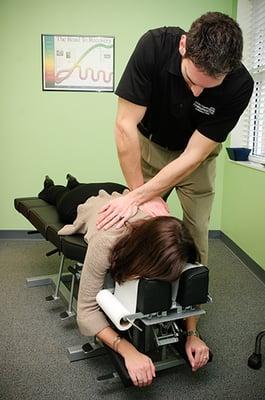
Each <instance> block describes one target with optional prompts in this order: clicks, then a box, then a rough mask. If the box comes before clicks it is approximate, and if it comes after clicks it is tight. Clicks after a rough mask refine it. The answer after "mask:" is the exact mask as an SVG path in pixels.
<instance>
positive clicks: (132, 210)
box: [96, 193, 138, 230]
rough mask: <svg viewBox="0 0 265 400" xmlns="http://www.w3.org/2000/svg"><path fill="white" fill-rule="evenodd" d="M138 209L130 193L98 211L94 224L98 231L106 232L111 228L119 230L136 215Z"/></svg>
mask: <svg viewBox="0 0 265 400" xmlns="http://www.w3.org/2000/svg"><path fill="white" fill-rule="evenodd" d="M137 210H138V207H137V205H136V204H135V202H134V200H133V199H132V198H131V196H130V193H128V194H126V195H125V196H121V197H118V198H116V199H113V200H112V201H110V202H109V203H108V204H106V205H105V206H104V207H102V209H101V210H100V212H99V214H98V219H97V222H96V225H97V228H98V229H104V230H107V229H109V228H111V227H112V226H115V228H117V229H118V228H121V227H122V226H123V225H124V223H125V222H126V221H128V219H129V218H131V217H133V216H134V215H135V214H136V213H137Z"/></svg>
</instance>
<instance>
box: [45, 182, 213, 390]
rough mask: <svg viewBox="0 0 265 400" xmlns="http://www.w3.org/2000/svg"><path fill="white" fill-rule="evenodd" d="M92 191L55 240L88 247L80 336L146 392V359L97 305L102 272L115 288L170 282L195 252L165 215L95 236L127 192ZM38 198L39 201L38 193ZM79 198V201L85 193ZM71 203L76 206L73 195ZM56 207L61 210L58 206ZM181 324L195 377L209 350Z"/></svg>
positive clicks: (192, 325)
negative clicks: (107, 351)
mask: <svg viewBox="0 0 265 400" xmlns="http://www.w3.org/2000/svg"><path fill="white" fill-rule="evenodd" d="M87 185H90V184H87ZM93 185H95V184H93ZM97 185H98V191H99V193H98V195H97V196H94V195H93V194H95V187H93V194H92V196H91V197H89V190H87V188H88V186H87V187H86V194H87V200H86V201H85V202H84V203H83V204H80V203H79V206H78V207H77V217H76V219H75V220H74V221H73V223H72V224H69V225H65V226H64V227H63V228H62V229H61V230H60V231H59V234H60V235H71V234H73V233H77V232H79V233H82V234H84V239H85V241H86V242H87V244H88V248H87V253H86V257H85V261H84V266H83V270H82V274H81V279H80V286H79V294H78V304H77V323H78V326H79V329H80V331H81V333H82V334H83V335H86V336H94V335H96V336H97V337H98V338H99V339H100V340H101V341H102V342H104V343H105V344H107V345H108V346H109V347H111V348H112V349H114V350H115V351H117V352H118V353H119V354H120V355H121V356H122V357H123V358H124V361H125V365H126V368H127V370H128V373H129V375H130V378H131V379H132V381H133V383H134V384H135V385H136V386H146V385H149V384H151V383H152V380H153V378H154V377H155V367H154V364H153V362H152V360H151V358H149V357H148V356H146V355H145V354H142V353H140V352H139V351H138V350H137V349H136V348H135V347H134V346H133V345H132V344H131V343H130V342H129V341H127V340H126V339H124V338H120V337H119V335H118V333H117V332H115V330H114V329H112V327H110V325H109V322H108V321H107V319H106V317H105V315H104V313H103V312H102V311H101V310H100V308H99V306H98V304H97V302H96V296H97V294H98V292H99V291H100V290H101V289H103V286H104V278H105V276H106V274H107V272H110V274H111V275H112V277H113V279H114V280H115V281H117V282H118V283H123V282H125V281H126V280H130V279H135V278H141V277H145V278H156V279H160V280H164V281H168V282H172V281H174V280H176V279H178V278H179V276H180V274H181V272H182V270H183V268H184V266H185V265H186V264H187V263H195V262H196V261H199V259H198V252H197V249H196V246H195V244H194V241H193V239H192V238H191V236H190V234H189V232H188V231H187V229H186V228H185V226H184V225H183V223H182V221H180V220H178V219H177V218H174V217H171V216H169V215H168V216H158V217H151V216H149V215H147V214H145V213H144V212H143V211H142V210H141V207H139V208H138V209H137V210H136V213H135V215H133V216H132V217H131V218H130V219H129V221H128V222H127V223H126V225H125V226H123V227H121V228H119V229H116V228H115V226H114V227H112V228H110V229H109V230H98V229H97V227H96V220H97V217H98V213H99V212H100V210H101V209H102V207H104V206H105V205H106V204H108V202H109V201H111V200H113V199H114V198H116V197H120V196H122V195H124V194H126V191H125V192H124V194H120V193H117V192H113V193H111V194H110V193H107V192H106V191H104V190H100V189H101V187H102V186H101V184H100V183H99V184H97ZM102 185H103V187H104V184H102ZM114 185H115V184H114ZM119 189H120V188H119ZM51 190H52V187H51V186H49V193H51ZM70 192H71V191H69V193H70ZM81 192H82V190H81V189H80V193H81ZM41 193H42V195H43V191H42V192H41ZM67 196H68V195H67V194H66V195H64V197H63V201H64V200H65V202H66V203H67V202H68V203H67V204H69V198H68V199H67ZM80 198H82V200H84V199H83V198H84V193H82V195H81V196H80ZM75 202H77V203H78V201H77V199H76V195H75ZM60 206H61V207H62V203H61V204H60ZM185 324H186V329H187V331H190V332H191V335H190V336H188V337H187V340H186V345H185V349H186V354H187V357H188V359H189V362H190V364H191V367H192V370H193V371H196V370H197V369H198V368H200V367H202V366H203V365H205V364H206V363H207V362H208V358H209V349H208V347H207V346H206V344H205V343H204V342H203V341H202V340H201V339H200V338H199V337H198V336H196V334H197V332H196V324H197V319H196V318H194V317H190V318H187V319H186V321H185ZM192 332H194V335H193V334H192Z"/></svg>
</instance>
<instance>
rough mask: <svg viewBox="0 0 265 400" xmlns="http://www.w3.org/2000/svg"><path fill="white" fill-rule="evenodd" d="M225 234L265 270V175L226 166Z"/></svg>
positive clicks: (224, 194) (223, 221) (248, 169)
mask: <svg viewBox="0 0 265 400" xmlns="http://www.w3.org/2000/svg"><path fill="white" fill-rule="evenodd" d="M221 230H222V231H223V232H224V233H225V234H226V235H227V236H228V237H229V238H230V239H232V240H233V241H234V242H235V243H236V244H237V245H238V246H239V247H240V248H241V249H242V250H244V251H245V252H246V253H247V254H248V255H249V256H250V257H251V258H252V259H254V261H256V262H257V263H258V264H259V265H260V266H262V268H264V269H265V172H264V171H259V170H256V169H252V168H249V167H247V166H243V165H241V164H237V163H235V162H231V161H228V160H227V161H226V162H225V172H224V186H223V206H222V224H221Z"/></svg>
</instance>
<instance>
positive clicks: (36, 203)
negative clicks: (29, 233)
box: [14, 197, 87, 263]
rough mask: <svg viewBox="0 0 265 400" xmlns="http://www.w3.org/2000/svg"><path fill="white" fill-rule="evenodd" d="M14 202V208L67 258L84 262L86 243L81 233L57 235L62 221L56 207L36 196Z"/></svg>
mask: <svg viewBox="0 0 265 400" xmlns="http://www.w3.org/2000/svg"><path fill="white" fill-rule="evenodd" d="M14 204H15V208H16V210H17V211H18V212H20V213H21V214H22V215H24V217H26V219H27V220H28V221H29V222H31V224H32V225H33V226H34V227H35V228H36V230H37V231H38V232H40V233H41V234H42V236H43V237H44V238H45V239H46V240H48V241H49V242H51V243H52V244H54V246H56V247H57V248H58V249H59V250H60V251H62V252H63V254H64V255H65V256H66V257H67V258H69V259H71V260H75V261H79V262H81V263H83V262H84V259H85V254H86V249H87V244H86V243H85V242H84V239H83V235H78V234H77V235H72V236H59V235H58V231H59V230H60V229H61V228H62V227H63V226H64V223H62V222H61V221H60V218H59V215H58V212H57V210H56V207H54V206H53V205H50V204H49V203H47V202H46V201H44V200H41V199H39V198H38V197H24V198H17V199H15V202H14ZM64 252H65V253H64Z"/></svg>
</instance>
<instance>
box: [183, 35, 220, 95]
mask: <svg viewBox="0 0 265 400" xmlns="http://www.w3.org/2000/svg"><path fill="white" fill-rule="evenodd" d="M186 39H187V37H186V35H182V36H181V39H180V42H179V52H180V54H181V56H182V60H181V73H182V76H183V78H184V79H185V82H186V83H187V85H188V87H189V88H190V90H191V91H192V93H193V95H194V96H195V97H198V96H200V94H201V93H202V91H203V89H209V88H213V87H215V86H219V85H221V83H222V82H223V80H224V78H225V76H226V75H225V74H224V75H220V76H219V77H218V78H213V77H212V76H209V75H206V74H205V73H204V72H202V71H201V70H199V69H198V68H197V67H196V66H195V64H194V63H193V62H192V61H191V60H190V59H189V58H186V57H185V53H186Z"/></svg>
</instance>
